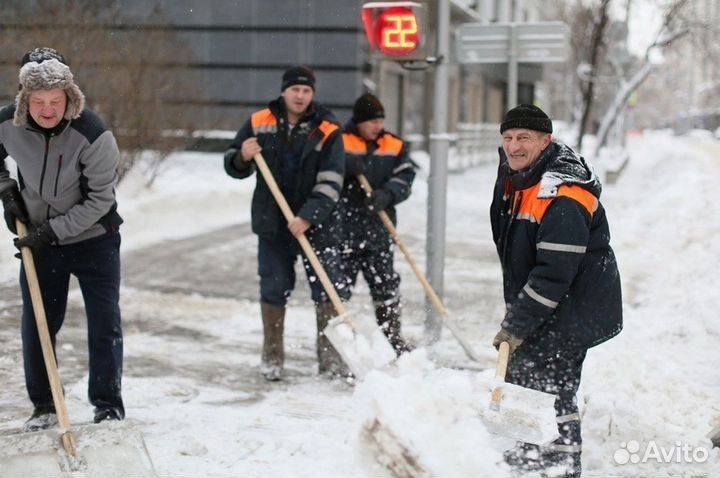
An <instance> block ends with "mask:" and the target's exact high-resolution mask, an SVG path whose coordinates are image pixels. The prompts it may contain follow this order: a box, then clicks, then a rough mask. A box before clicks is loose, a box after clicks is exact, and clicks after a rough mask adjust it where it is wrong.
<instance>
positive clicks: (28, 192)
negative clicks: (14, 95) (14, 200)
mask: <svg viewBox="0 0 720 478" xmlns="http://www.w3.org/2000/svg"><path fill="white" fill-rule="evenodd" d="M14 112H15V106H14V105H13V106H7V107H5V108H3V109H1V110H0V195H1V194H2V193H3V192H4V191H6V190H7V189H10V188H13V187H16V183H15V180H13V179H12V178H11V177H10V173H9V171H8V169H7V167H6V164H5V161H4V160H5V158H7V157H8V156H10V157H11V158H12V159H13V160H15V163H16V164H17V169H18V182H19V189H20V191H21V194H22V198H23V200H24V202H25V206H26V208H27V211H28V215H29V217H30V222H31V225H32V226H39V225H41V224H42V223H44V222H45V221H49V223H50V227H51V228H52V230H53V232H55V235H56V236H57V237H58V239H59V243H60V244H71V243H75V242H79V241H83V240H86V239H90V238H92V237H96V236H100V235H102V234H104V233H105V232H106V231H109V230H117V228H118V227H119V226H120V224H121V223H122V219H121V218H120V216H119V215H118V214H117V212H116V209H117V203H116V202H115V185H116V184H117V166H118V161H119V158H120V152H119V150H118V147H117V143H116V142H115V138H114V136H113V134H112V132H111V131H110V130H108V129H107V128H106V127H105V125H104V124H103V123H102V121H101V120H100V118H99V117H98V116H97V115H95V114H94V113H93V112H91V111H89V110H83V112H82V114H81V115H80V117H79V118H77V119H74V120H63V121H62V122H61V123H60V124H59V125H58V126H56V127H55V128H53V129H52V130H45V129H42V128H40V127H38V126H37V125H36V124H35V123H34V122H33V121H32V118H28V119H29V122H28V124H27V125H23V126H15V125H13V115H14Z"/></svg>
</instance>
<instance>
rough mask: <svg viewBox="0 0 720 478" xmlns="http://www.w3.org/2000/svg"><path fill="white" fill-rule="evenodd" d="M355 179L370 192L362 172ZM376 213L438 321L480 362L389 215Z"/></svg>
mask: <svg viewBox="0 0 720 478" xmlns="http://www.w3.org/2000/svg"><path fill="white" fill-rule="evenodd" d="M357 180H358V181H359V182H360V186H362V188H363V189H364V190H365V193H366V194H368V195H369V194H371V193H372V191H373V189H372V186H371V185H370V181H368V180H367V178H366V177H365V175H364V174H358V175H357ZM378 215H379V216H380V220H381V221H382V223H383V224H384V225H385V228H386V229H387V230H388V232H389V233H390V236H391V237H392V239H393V241H395V244H397V246H398V247H399V248H400V250H401V251H402V253H403V255H404V256H405V260H407V262H408V264H410V267H411V268H412V270H413V272H414V273H415V276H416V277H417V278H418V280H419V281H420V284H422V286H423V289H425V294H427V296H428V297H429V298H430V302H432V304H433V306H434V307H435V310H436V311H437V313H438V314H439V317H440V321H441V322H442V323H443V324H445V326H446V327H447V328H448V329H449V330H450V332H452V334H453V337H455V339H456V340H457V341H458V343H459V344H460V347H462V349H463V350H464V351H465V355H467V356H468V358H469V359H470V360H473V361H475V362H480V359H479V358H478V356H477V355H475V352H473V349H472V347H470V344H468V343H467V341H466V340H465V338H464V337H463V336H462V334H461V333H460V331H459V330H458V329H457V327H456V326H455V324H454V323H453V322H452V321H451V320H450V319H449V318H448V312H447V309H445V306H444V305H443V303H442V301H441V300H440V297H438V295H437V294H436V293H435V290H434V289H433V288H432V286H431V285H430V282H429V281H428V280H427V277H425V274H423V272H422V271H421V270H420V267H419V266H418V265H417V262H415V259H414V258H413V256H412V255H411V254H410V250H409V249H408V248H407V246H406V245H405V243H404V242H403V241H402V239H400V235H399V234H398V232H397V229H396V228H395V225H393V223H392V220H391V219H390V216H388V213H386V212H385V211H378Z"/></svg>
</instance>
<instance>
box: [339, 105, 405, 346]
mask: <svg viewBox="0 0 720 478" xmlns="http://www.w3.org/2000/svg"><path fill="white" fill-rule="evenodd" d="M384 126H385V109H384V108H383V105H382V103H380V100H379V99H378V98H377V97H375V96H374V95H371V94H364V95H362V96H360V98H358V99H357V101H356V102H355V105H354V106H353V116H352V119H351V120H350V121H349V122H348V123H347V124H346V125H345V132H344V133H343V143H344V145H345V156H346V161H345V187H344V188H343V192H342V196H341V198H340V205H339V209H340V215H341V218H342V221H343V243H342V253H343V263H344V270H345V276H346V278H347V283H348V285H349V286H350V287H351V288H352V287H354V286H355V282H356V280H357V275H358V273H359V272H360V271H362V273H363V276H364V277H365V281H366V282H367V283H368V287H369V289H370V295H371V297H372V299H373V303H374V306H375V317H376V319H377V323H378V325H380V326H381V328H382V330H383V332H384V333H385V335H387V337H388V339H389V341H390V344H391V345H392V346H393V347H394V349H395V352H396V353H397V354H398V355H399V354H400V353H402V352H404V351H407V350H408V346H407V345H406V343H405V341H404V340H403V338H402V336H401V334H400V290H399V287H400V276H399V275H398V274H397V273H396V272H395V270H394V268H393V250H392V247H393V240H392V238H391V237H390V234H389V233H388V231H387V229H385V227H384V226H383V224H382V222H381V220H380V218H379V217H378V214H377V213H378V212H379V211H382V210H384V211H385V212H387V213H388V215H389V216H390V218H391V219H392V221H393V223H395V222H396V214H395V205H396V204H398V203H400V202H401V201H404V200H405V199H407V198H408V197H409V196H410V189H411V187H412V183H413V179H414V178H415V165H414V163H413V162H412V161H411V160H410V158H409V156H408V150H407V145H406V144H405V142H404V141H403V140H402V139H401V138H399V137H397V136H395V135H394V134H392V133H390V132H388V131H385V129H384ZM358 174H363V175H365V176H366V177H367V179H368V181H369V182H370V185H371V186H372V188H373V192H372V194H371V195H369V196H368V195H366V194H365V193H364V191H363V190H362V188H361V187H360V183H359V182H358V180H357V176H358Z"/></svg>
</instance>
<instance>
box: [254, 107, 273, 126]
mask: <svg viewBox="0 0 720 478" xmlns="http://www.w3.org/2000/svg"><path fill="white" fill-rule="evenodd" d="M250 124H251V125H252V127H253V130H257V129H258V128H259V127H260V126H273V125H276V124H277V118H275V115H273V114H272V111H270V108H265V109H262V110H260V111H256V112H255V113H253V114H252V116H251V117H250Z"/></svg>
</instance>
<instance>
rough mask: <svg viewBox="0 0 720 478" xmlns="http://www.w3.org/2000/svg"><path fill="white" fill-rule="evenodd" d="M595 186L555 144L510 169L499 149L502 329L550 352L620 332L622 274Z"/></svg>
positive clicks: (495, 212) (496, 224) (496, 231)
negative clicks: (530, 161)
mask: <svg viewBox="0 0 720 478" xmlns="http://www.w3.org/2000/svg"><path fill="white" fill-rule="evenodd" d="M600 189H601V188H600V183H599V181H598V180H597V177H596V176H595V175H594V174H592V172H591V170H590V168H589V167H588V166H587V165H586V164H585V162H584V160H583V159H582V158H581V157H579V156H577V155H576V154H575V153H574V152H573V151H572V150H571V149H570V148H568V147H567V146H564V145H559V144H557V143H551V145H550V147H549V148H548V149H547V150H546V151H545V152H544V153H543V154H542V155H541V157H540V158H539V159H538V160H536V161H535V163H533V165H531V166H530V168H528V169H527V170H523V171H519V172H512V171H510V170H509V168H508V167H507V164H506V159H505V155H504V152H503V151H502V149H500V168H499V172H498V180H497V183H496V186H495V194H494V199H493V204H492V206H491V220H492V226H493V237H494V240H495V244H496V246H497V250H498V255H499V257H500V260H501V263H502V270H503V283H504V293H505V303H506V307H507V311H506V315H505V319H504V320H503V323H502V326H503V327H504V328H506V329H507V330H508V331H510V332H511V333H512V334H513V335H516V336H518V337H520V338H523V339H526V340H537V341H542V342H547V343H548V346H549V347H554V346H557V345H561V344H564V345H567V346H574V347H579V348H586V347H592V346H594V345H597V344H599V343H601V342H603V341H605V340H607V339H609V338H610V337H613V336H614V335H616V334H617V333H618V332H620V330H621V329H622V299H621V290H620V275H619V272H618V268H617V264H616V261H615V256H614V254H613V251H612V248H611V247H610V244H609V241H610V233H609V226H608V222H607V218H606V216H605V210H604V208H603V206H602V204H601V203H600V201H599V196H600Z"/></svg>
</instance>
